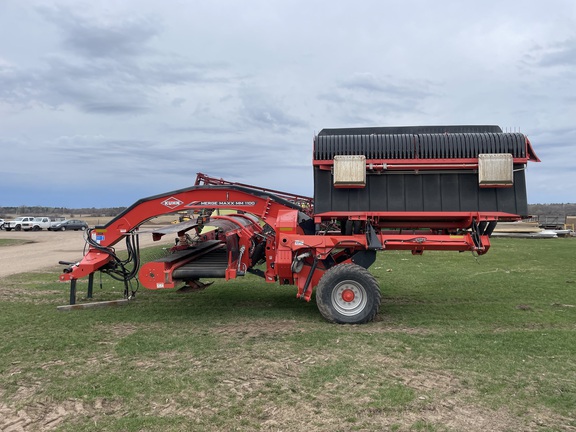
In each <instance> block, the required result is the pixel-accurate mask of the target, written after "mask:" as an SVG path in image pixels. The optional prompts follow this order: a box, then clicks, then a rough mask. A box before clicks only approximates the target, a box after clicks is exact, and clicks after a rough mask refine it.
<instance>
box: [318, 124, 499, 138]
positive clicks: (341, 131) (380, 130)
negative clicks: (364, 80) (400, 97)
mask: <svg viewBox="0 0 576 432" xmlns="http://www.w3.org/2000/svg"><path fill="white" fill-rule="evenodd" d="M483 132H491V133H500V132H502V129H501V128H500V126H496V125H460V126H453V125H452V126H392V127H362V128H336V129H329V128H328V129H322V130H321V131H320V133H319V134H318V136H325V135H402V134H408V135H411V134H443V133H483Z"/></svg>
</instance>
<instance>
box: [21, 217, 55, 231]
mask: <svg viewBox="0 0 576 432" xmlns="http://www.w3.org/2000/svg"><path fill="white" fill-rule="evenodd" d="M52 223H53V221H52V220H51V219H50V218H49V217H46V216H43V217H35V218H34V220H32V221H31V222H24V223H23V224H22V229H23V230H25V231H29V230H32V231H40V230H43V229H46V230H47V229H49V228H50V227H51V226H52Z"/></svg>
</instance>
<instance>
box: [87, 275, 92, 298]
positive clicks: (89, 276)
mask: <svg viewBox="0 0 576 432" xmlns="http://www.w3.org/2000/svg"><path fill="white" fill-rule="evenodd" d="M93 291H94V273H90V274H89V275H88V295H87V296H86V297H87V298H89V299H91V298H92V293H93Z"/></svg>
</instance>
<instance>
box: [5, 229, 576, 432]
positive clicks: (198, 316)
mask: <svg viewBox="0 0 576 432" xmlns="http://www.w3.org/2000/svg"><path fill="white" fill-rule="evenodd" d="M147 253H148V254H149V255H150V256H152V255H154V254H155V253H157V251H148V252H147ZM575 253H576V239H554V240H522V239H496V240H494V241H493V249H492V250H491V251H490V252H489V253H488V254H487V255H485V256H481V257H479V258H478V259H475V258H474V257H472V256H471V255H470V254H457V253H450V252H427V253H425V254H424V255H423V256H412V255H411V254H409V253H402V252H383V253H380V254H379V255H378V259H377V261H376V263H375V264H374V265H373V267H372V268H371V271H372V273H373V274H374V275H375V276H376V278H377V279H378V281H379V283H380V285H381V288H382V294H383V301H382V307H381V312H380V314H379V316H378V317H377V320H376V321H375V322H373V323H369V324H366V325H362V326H339V325H333V324H329V323H327V322H325V321H324V320H323V319H322V317H321V316H320V314H319V313H318V311H317V309H316V307H315V304H314V301H312V302H310V303H304V302H301V301H299V300H297V299H296V298H295V294H296V290H295V288H294V287H285V286H279V285H277V284H266V283H265V282H263V281H261V280H260V279H258V278H256V277H253V276H246V277H245V278H239V279H236V280H232V281H229V282H224V281H217V282H216V283H214V285H212V286H211V287H209V288H208V289H206V290H204V291H201V292H197V293H188V294H182V293H178V292H176V291H174V290H171V291H146V290H139V291H138V293H137V295H136V300H135V301H134V302H131V303H130V304H129V305H128V306H125V307H118V308H105V309H93V310H83V311H72V312H57V311H56V305H60V304H65V303H66V301H67V289H68V286H67V285H66V284H61V283H58V282H56V280H57V277H58V272H57V271H58V270H57V269H55V270H54V271H51V272H50V271H47V272H46V273H30V274H21V275H15V276H12V277H8V278H4V279H2V280H0V311H1V313H0V328H1V329H2V338H1V339H0V413H6V412H10V413H11V414H10V415H11V416H12V417H10V416H5V417H6V418H7V419H10V418H13V419H14V418H16V419H17V418H18V416H19V415H22V413H26V415H28V417H29V418H30V419H32V423H29V424H28V427H30V428H31V429H34V428H36V429H39V428H41V427H42V426H43V425H45V424H46V423H47V422H48V421H50V419H52V418H55V420H53V423H50V425H51V426H50V427H56V428H57V429H58V430H63V431H91V430H95V429H98V430H110V431H116V430H122V431H124V430H125V431H141V430H147V431H156V430H158V431H160V430H176V431H179V430H182V431H187V430H208V431H211V430H213V431H216V430H287V431H290V430H293V431H297V430H302V429H306V430H310V431H314V430H330V431H349V430H363V431H364V430H374V431H376V430H397V431H459V430H510V431H513V430H538V431H561V430H567V429H569V428H576V422H575V421H574V420H573V411H574V406H576V332H575V330H576V267H575V266H574V256H575ZM102 282H103V283H102V288H100V286H99V278H98V277H97V278H96V286H95V291H94V294H95V300H109V299H118V298H121V297H122V284H121V283H119V282H116V281H111V280H110V279H107V278H103V280H102ZM78 290H79V296H82V295H84V293H85V290H86V282H85V281H80V282H79V283H78ZM81 301H85V300H81ZM19 412H20V414H18V413H19ZM1 417H2V415H0V418H1ZM6 421H8V420H6ZM14 421H15V420H14ZM2 426H3V424H2V420H1V419H0V429H1V428H2Z"/></svg>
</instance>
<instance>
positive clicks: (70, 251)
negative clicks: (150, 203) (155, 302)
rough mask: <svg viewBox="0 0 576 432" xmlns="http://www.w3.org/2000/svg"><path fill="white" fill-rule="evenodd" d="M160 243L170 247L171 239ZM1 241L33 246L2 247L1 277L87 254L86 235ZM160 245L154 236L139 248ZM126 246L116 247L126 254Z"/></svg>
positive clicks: (6, 235) (17, 234) (45, 234)
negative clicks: (13, 241) (21, 241)
mask: <svg viewBox="0 0 576 432" xmlns="http://www.w3.org/2000/svg"><path fill="white" fill-rule="evenodd" d="M165 237H167V238H166V239H165V240H164V239H163V240H161V243H171V242H172V241H173V239H172V238H171V236H165ZM0 239H20V240H29V241H30V243H26V244H23V245H15V246H2V247H0V277H4V276H8V275H11V274H17V273H25V272H31V271H37V270H41V269H44V268H47V267H52V266H58V261H79V260H80V259H81V258H82V256H83V251H84V244H85V241H84V232H83V231H10V232H7V231H4V230H0ZM152 244H159V243H157V242H153V240H152V235H151V234H147V235H141V236H140V247H146V246H150V245H152ZM123 249H125V247H124V242H123V241H122V242H120V243H118V244H117V245H116V250H123Z"/></svg>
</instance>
